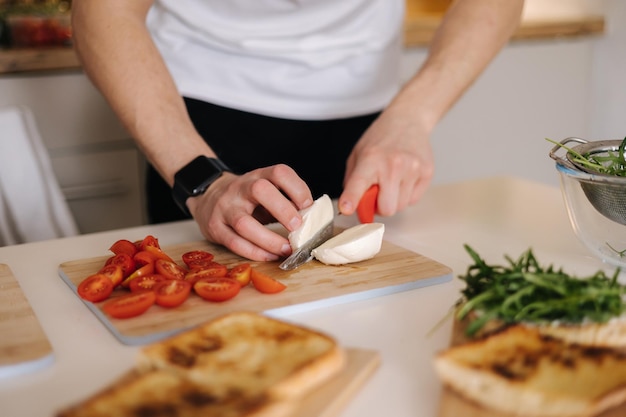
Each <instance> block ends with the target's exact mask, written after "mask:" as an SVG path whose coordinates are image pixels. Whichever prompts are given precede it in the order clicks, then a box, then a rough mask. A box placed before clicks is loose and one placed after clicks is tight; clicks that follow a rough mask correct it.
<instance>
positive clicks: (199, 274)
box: [184, 262, 228, 284]
mask: <svg viewBox="0 0 626 417" xmlns="http://www.w3.org/2000/svg"><path fill="white" fill-rule="evenodd" d="M227 273H228V267H227V266H226V265H224V264H220V263H218V262H211V263H210V264H209V265H206V266H205V267H203V268H202V269H192V270H191V271H189V272H187V273H186V274H185V278H184V279H185V281H189V282H191V283H192V284H193V283H194V282H196V281H198V280H199V279H202V278H218V277H225V276H226V274H227Z"/></svg>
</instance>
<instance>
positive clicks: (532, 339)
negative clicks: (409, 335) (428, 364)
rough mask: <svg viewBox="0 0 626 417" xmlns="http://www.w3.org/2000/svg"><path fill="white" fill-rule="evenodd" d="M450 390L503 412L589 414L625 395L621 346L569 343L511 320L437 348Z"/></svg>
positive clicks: (553, 416)
mask: <svg viewBox="0 0 626 417" xmlns="http://www.w3.org/2000/svg"><path fill="white" fill-rule="evenodd" d="M435 369H436V371H437V373H438V375H439V377H440V379H441V380H442V381H443V382H444V384H446V385H447V386H449V387H450V388H451V389H452V390H454V391H456V392H458V393H459V394H461V395H462V396H464V397H465V398H467V399H469V400H471V401H474V402H476V403H478V404H480V405H482V406H485V407H487V408H490V409H493V410H497V411H500V412H505V413H508V414H509V415H520V416H521V415H523V416H537V417H574V416H576V417H582V416H585V417H586V416H594V415H597V414H599V413H601V412H603V411H605V410H607V409H609V408H612V407H614V406H617V405H619V404H621V403H623V402H624V401H625V400H626V351H624V350H621V349H617V348H609V347H598V346H588V345H583V344H577V343H571V342H568V341H566V340H563V339H559V338H556V337H552V336H548V335H544V334H542V333H541V331H540V330H539V329H538V328H537V327H530V326H522V325H515V326H510V327H507V328H505V329H502V330H500V331H498V332H495V333H493V334H491V335H489V336H488V337H484V338H479V339H475V340H472V341H470V342H467V343H463V344H461V345H457V346H454V347H452V348H450V349H448V350H445V351H443V352H440V353H439V354H438V355H437V356H436V358H435Z"/></svg>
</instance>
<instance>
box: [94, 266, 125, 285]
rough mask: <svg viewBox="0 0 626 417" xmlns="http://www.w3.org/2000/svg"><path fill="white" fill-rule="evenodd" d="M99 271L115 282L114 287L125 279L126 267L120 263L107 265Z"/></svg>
mask: <svg viewBox="0 0 626 417" xmlns="http://www.w3.org/2000/svg"><path fill="white" fill-rule="evenodd" d="M98 273H99V274H102V275H105V276H107V277H108V278H109V279H110V280H111V282H112V283H113V287H117V286H118V285H119V284H120V283H121V282H122V280H123V279H124V269H123V268H122V266H121V265H119V264H109V265H105V266H103V267H102V268H101V269H100V271H98Z"/></svg>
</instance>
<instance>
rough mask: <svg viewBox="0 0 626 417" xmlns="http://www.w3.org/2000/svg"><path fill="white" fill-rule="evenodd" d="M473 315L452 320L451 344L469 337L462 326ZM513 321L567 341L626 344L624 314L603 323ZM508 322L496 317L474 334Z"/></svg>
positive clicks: (488, 330) (498, 327)
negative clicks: (533, 322)
mask: <svg viewBox="0 0 626 417" xmlns="http://www.w3.org/2000/svg"><path fill="white" fill-rule="evenodd" d="M474 319H475V316H474V315H470V316H469V317H468V318H466V319H465V320H462V321H458V320H455V322H454V330H453V337H452V344H453V345H457V344H461V343H464V342H467V341H468V340H471V338H468V337H466V336H465V335H464V332H465V329H466V328H467V326H468V325H469V323H471V321H472V320H474ZM516 325H522V326H528V327H533V328H536V329H537V330H538V331H539V332H540V333H541V334H543V335H546V336H552V337H557V338H559V339H563V340H565V341H566V342H569V343H577V344H581V345H588V346H597V347H615V348H626V317H625V316H621V317H615V318H613V319H611V320H609V321H607V322H606V323H593V322H586V323H581V324H568V323H562V322H554V323H548V324H532V323H523V322H520V323H517V324H516ZM508 326H510V325H507V324H504V323H503V322H501V321H498V320H491V321H489V322H487V324H486V325H485V326H484V327H483V329H481V331H480V332H478V333H477V334H476V335H475V337H474V338H482V337H486V336H488V335H489V334H490V333H493V332H498V331H501V330H502V329H504V328H505V327H508Z"/></svg>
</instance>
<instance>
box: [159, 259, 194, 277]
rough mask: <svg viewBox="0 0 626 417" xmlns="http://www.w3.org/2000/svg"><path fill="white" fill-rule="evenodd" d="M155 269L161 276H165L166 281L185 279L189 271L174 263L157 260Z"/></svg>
mask: <svg viewBox="0 0 626 417" xmlns="http://www.w3.org/2000/svg"><path fill="white" fill-rule="evenodd" d="M154 269H155V271H156V272H157V274H159V275H163V276H164V277H165V278H166V279H180V280H183V279H185V275H186V274H187V270H185V268H183V267H182V266H180V265H178V264H177V263H176V262H174V261H168V260H166V259H157V260H156V261H155V262H154Z"/></svg>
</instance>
